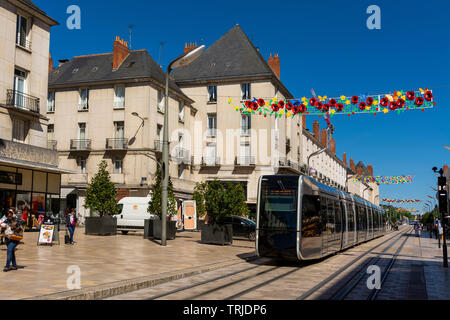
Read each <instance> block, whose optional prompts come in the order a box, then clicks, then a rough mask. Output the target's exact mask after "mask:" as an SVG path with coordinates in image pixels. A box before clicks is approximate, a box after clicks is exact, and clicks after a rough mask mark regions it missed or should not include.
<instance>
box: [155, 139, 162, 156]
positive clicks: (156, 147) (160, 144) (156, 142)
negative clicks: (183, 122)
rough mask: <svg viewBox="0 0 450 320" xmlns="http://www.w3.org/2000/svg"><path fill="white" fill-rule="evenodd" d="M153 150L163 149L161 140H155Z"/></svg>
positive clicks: (160, 150)
mask: <svg viewBox="0 0 450 320" xmlns="http://www.w3.org/2000/svg"><path fill="white" fill-rule="evenodd" d="M155 151H156V152H159V153H161V152H162V151H163V142H162V141H161V140H155Z"/></svg>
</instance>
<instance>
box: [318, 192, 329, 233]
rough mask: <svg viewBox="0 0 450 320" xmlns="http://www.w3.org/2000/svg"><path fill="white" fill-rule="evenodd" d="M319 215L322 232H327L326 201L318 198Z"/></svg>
mask: <svg viewBox="0 0 450 320" xmlns="http://www.w3.org/2000/svg"><path fill="white" fill-rule="evenodd" d="M320 215H321V217H322V231H324V232H328V210H327V199H326V198H323V197H320Z"/></svg>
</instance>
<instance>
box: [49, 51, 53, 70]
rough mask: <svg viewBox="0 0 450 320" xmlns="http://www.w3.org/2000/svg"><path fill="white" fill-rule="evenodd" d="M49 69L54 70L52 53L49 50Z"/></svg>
mask: <svg viewBox="0 0 450 320" xmlns="http://www.w3.org/2000/svg"><path fill="white" fill-rule="evenodd" d="M48 71H49V72H50V71H53V59H52V54H51V53H50V52H49V54H48Z"/></svg>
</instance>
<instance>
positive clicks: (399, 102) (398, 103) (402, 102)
mask: <svg viewBox="0 0 450 320" xmlns="http://www.w3.org/2000/svg"><path fill="white" fill-rule="evenodd" d="M405 105H406V101H405V100H403V99H398V100H397V107H399V108H400V109H401V108H403V107H404V106H405Z"/></svg>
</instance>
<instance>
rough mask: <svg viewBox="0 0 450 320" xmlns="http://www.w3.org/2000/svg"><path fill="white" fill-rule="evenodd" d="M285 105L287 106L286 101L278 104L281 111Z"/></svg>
mask: <svg viewBox="0 0 450 320" xmlns="http://www.w3.org/2000/svg"><path fill="white" fill-rule="evenodd" d="M285 105H286V104H285V103H284V101H280V102H278V107H279V108H280V109H283V108H284V106H285Z"/></svg>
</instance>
